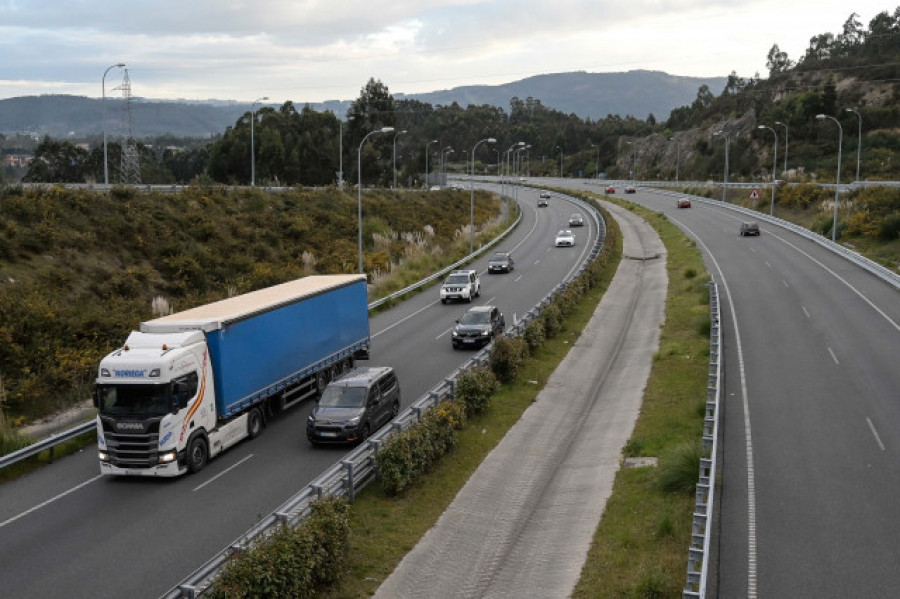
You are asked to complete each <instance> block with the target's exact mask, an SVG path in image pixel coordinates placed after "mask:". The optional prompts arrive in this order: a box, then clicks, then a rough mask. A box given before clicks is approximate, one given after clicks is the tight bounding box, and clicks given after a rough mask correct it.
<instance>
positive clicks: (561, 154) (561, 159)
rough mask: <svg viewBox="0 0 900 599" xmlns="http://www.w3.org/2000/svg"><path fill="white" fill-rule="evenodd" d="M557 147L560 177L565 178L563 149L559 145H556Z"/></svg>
mask: <svg viewBox="0 0 900 599" xmlns="http://www.w3.org/2000/svg"><path fill="white" fill-rule="evenodd" d="M556 149H557V150H559V178H560V179H562V178H563V149H562V148H561V147H559V146H556Z"/></svg>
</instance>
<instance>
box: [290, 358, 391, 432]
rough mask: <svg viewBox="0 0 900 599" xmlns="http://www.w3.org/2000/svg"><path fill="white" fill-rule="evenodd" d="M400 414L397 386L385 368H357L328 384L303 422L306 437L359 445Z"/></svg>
mask: <svg viewBox="0 0 900 599" xmlns="http://www.w3.org/2000/svg"><path fill="white" fill-rule="evenodd" d="M399 413H400V383H399V381H398V380H397V375H396V374H394V369H393V368H390V367H388V366H360V367H357V368H354V369H353V370H351V371H349V372H347V373H345V374H343V375H342V376H340V377H338V378H336V379H334V380H333V381H331V382H330V383H329V384H328V386H327V387H325V390H324V391H323V392H322V396H321V397H319V399H318V400H317V401H316V406H315V407H314V408H313V409H312V412H310V414H309V418H308V419H307V420H306V438H307V439H309V442H310V443H312V444H313V445H316V444H318V443H359V442H362V441H365V440H366V438H368V436H369V435H370V434H372V433H373V432H374V431H377V430H378V429H379V428H381V427H382V426H384V425H385V424H387V423H388V422H390V421H391V420H393V419H394V418H395V417H396V416H397V414H399Z"/></svg>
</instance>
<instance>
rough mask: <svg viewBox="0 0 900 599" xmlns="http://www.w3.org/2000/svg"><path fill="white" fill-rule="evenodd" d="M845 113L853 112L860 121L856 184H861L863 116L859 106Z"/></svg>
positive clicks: (847, 109)
mask: <svg viewBox="0 0 900 599" xmlns="http://www.w3.org/2000/svg"><path fill="white" fill-rule="evenodd" d="M844 112H852V113H853V114H855V115H856V118H858V119H859V135H858V137H859V140H858V141H857V142H856V182H857V183H859V158H860V155H861V154H860V152H862V115H861V114H859V106H857V107H856V108H845V109H844Z"/></svg>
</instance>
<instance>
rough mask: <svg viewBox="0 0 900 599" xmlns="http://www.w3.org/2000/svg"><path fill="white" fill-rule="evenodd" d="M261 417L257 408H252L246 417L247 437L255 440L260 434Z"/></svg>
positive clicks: (261, 426)
mask: <svg viewBox="0 0 900 599" xmlns="http://www.w3.org/2000/svg"><path fill="white" fill-rule="evenodd" d="M262 428H263V417H262V412H261V411H260V409H259V408H253V409H252V410H250V413H249V414H248V415H247V436H248V437H249V438H251V439H255V438H257V437H258V436H259V434H260V433H261V432H262Z"/></svg>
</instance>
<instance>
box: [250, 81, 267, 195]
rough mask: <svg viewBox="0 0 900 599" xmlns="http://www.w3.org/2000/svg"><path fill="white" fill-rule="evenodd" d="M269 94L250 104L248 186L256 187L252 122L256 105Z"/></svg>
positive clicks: (263, 100)
mask: <svg viewBox="0 0 900 599" xmlns="http://www.w3.org/2000/svg"><path fill="white" fill-rule="evenodd" d="M268 99H269V96H264V97H262V98H259V99H257V100H254V101H253V104H251V105H250V187H256V145H255V142H254V140H253V124H254V122H255V121H256V105H257V104H259V103H260V102H266V101H268Z"/></svg>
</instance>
